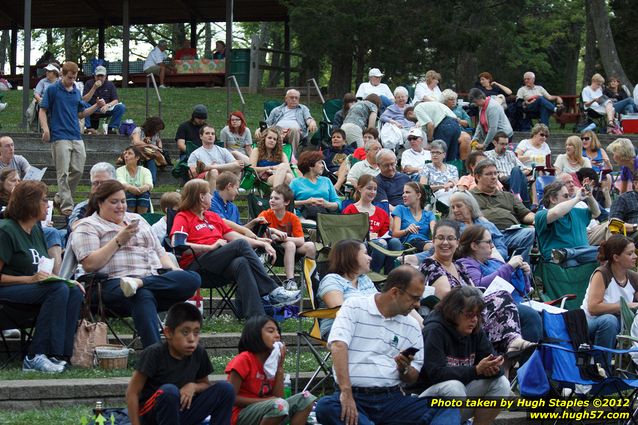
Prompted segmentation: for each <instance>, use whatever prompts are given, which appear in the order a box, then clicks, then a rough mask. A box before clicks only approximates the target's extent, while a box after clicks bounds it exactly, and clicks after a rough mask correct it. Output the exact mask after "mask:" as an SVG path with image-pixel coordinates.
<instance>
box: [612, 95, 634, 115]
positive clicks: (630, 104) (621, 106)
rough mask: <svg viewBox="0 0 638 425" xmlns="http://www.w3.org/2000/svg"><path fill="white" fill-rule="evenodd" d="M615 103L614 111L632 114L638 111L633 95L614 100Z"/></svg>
mask: <svg viewBox="0 0 638 425" xmlns="http://www.w3.org/2000/svg"><path fill="white" fill-rule="evenodd" d="M613 105H614V111H616V113H617V114H632V113H636V112H638V110H637V109H636V103H635V102H634V100H633V99H632V98H631V97H628V98H627V99H623V100H619V101H618V102H614V103H613Z"/></svg>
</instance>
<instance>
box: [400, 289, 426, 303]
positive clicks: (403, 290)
mask: <svg viewBox="0 0 638 425" xmlns="http://www.w3.org/2000/svg"><path fill="white" fill-rule="evenodd" d="M397 289H398V290H399V291H401V292H403V293H404V294H406V295H407V296H408V297H410V298H411V299H412V301H416V302H419V301H421V294H419V295H412V294H411V293H409V292H408V291H406V290H405V289H401V288H397Z"/></svg>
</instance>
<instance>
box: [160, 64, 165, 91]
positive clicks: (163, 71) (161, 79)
mask: <svg viewBox="0 0 638 425" xmlns="http://www.w3.org/2000/svg"><path fill="white" fill-rule="evenodd" d="M159 67H160V75H159V79H160V86H163V85H164V76H165V75H166V65H165V64H163V63H160V66H159Z"/></svg>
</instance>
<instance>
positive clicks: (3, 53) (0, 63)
mask: <svg viewBox="0 0 638 425" xmlns="http://www.w3.org/2000/svg"><path fill="white" fill-rule="evenodd" d="M8 51H9V30H4V31H2V35H0V71H1V70H3V69H4V65H5V64H6V63H7V58H8V55H7V52H8Z"/></svg>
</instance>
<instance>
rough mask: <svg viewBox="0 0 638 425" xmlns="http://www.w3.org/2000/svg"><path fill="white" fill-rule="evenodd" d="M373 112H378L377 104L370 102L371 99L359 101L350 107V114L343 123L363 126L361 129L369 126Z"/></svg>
mask: <svg viewBox="0 0 638 425" xmlns="http://www.w3.org/2000/svg"><path fill="white" fill-rule="evenodd" d="M373 112H377V105H375V104H374V103H372V102H370V101H369V100H362V101H361V102H357V103H355V104H354V105H352V106H351V107H350V110H349V111H348V115H346V118H345V119H344V120H343V123H344V124H346V123H352V124H356V125H357V126H359V127H361V129H366V128H368V118H369V117H370V114H371V113H373Z"/></svg>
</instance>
